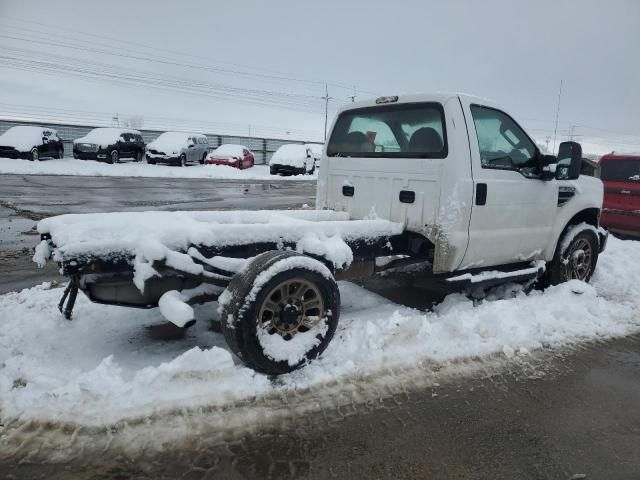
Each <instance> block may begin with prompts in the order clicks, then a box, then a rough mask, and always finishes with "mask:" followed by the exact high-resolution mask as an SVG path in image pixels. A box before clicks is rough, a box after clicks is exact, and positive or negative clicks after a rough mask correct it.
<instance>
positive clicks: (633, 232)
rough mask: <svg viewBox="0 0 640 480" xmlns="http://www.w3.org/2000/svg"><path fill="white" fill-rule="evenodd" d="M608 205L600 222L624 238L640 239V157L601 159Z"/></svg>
mask: <svg viewBox="0 0 640 480" xmlns="http://www.w3.org/2000/svg"><path fill="white" fill-rule="evenodd" d="M599 164H600V178H601V180H602V182H603V183H604V204H603V209H602V218H601V220H600V223H601V224H602V225H603V226H604V227H605V228H607V229H609V230H611V231H612V232H614V233H617V234H620V235H628V236H634V237H640V154H635V155H623V154H616V153H609V154H607V155H604V156H603V157H602V158H601V159H600V162H599Z"/></svg>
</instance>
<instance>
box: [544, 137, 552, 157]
mask: <svg viewBox="0 0 640 480" xmlns="http://www.w3.org/2000/svg"><path fill="white" fill-rule="evenodd" d="M550 141H551V135H547V136H546V137H545V138H544V143H545V148H546V150H547V153H549V142H550ZM551 155H553V152H552V153H551Z"/></svg>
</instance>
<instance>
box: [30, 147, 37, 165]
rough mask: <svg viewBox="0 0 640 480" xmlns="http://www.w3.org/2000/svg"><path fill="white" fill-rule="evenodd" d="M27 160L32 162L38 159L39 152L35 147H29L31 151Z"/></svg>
mask: <svg viewBox="0 0 640 480" xmlns="http://www.w3.org/2000/svg"><path fill="white" fill-rule="evenodd" d="M29 160H31V161H32V162H39V161H40V152H39V151H38V149H37V148H35V147H34V148H32V149H31V152H29Z"/></svg>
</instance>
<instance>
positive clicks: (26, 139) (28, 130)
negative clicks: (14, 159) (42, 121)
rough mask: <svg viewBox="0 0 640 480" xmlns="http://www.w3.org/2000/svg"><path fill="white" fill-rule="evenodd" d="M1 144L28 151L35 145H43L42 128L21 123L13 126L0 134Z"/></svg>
mask: <svg viewBox="0 0 640 480" xmlns="http://www.w3.org/2000/svg"><path fill="white" fill-rule="evenodd" d="M0 145H2V146H3V147H13V148H15V149H16V150H18V151H20V152H26V151H29V150H31V149H32V148H33V147H37V146H38V145H42V128H41V127H29V126H27V125H21V126H17V127H11V128H10V129H9V130H7V131H6V132H4V133H3V134H2V135H0Z"/></svg>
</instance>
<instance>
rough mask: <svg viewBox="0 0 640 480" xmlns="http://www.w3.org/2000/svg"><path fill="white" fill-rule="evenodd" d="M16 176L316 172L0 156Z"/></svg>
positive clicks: (243, 176)
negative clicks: (275, 171)
mask: <svg viewBox="0 0 640 480" xmlns="http://www.w3.org/2000/svg"><path fill="white" fill-rule="evenodd" d="M7 173H9V174H17V175H78V176H85V177H151V178H212V179H223V180H236V179H237V180H269V181H272V182H283V181H284V182H287V181H300V180H315V179H316V178H317V176H316V175H303V176H297V177H280V176H278V175H271V174H270V173H269V166H268V165H255V166H253V167H251V168H247V169H245V170H240V169H237V168H233V167H229V166H226V165H193V166H189V168H176V167H172V166H166V165H148V164H146V163H120V164H116V165H110V164H108V163H103V162H97V161H94V160H75V159H73V158H68V157H67V158H64V159H61V160H47V161H46V162H38V163H33V162H27V161H25V160H16V159H12V158H2V157H0V174H7Z"/></svg>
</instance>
